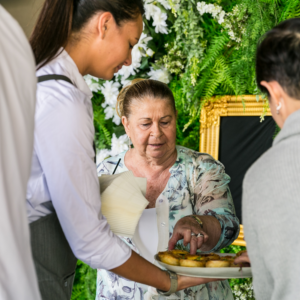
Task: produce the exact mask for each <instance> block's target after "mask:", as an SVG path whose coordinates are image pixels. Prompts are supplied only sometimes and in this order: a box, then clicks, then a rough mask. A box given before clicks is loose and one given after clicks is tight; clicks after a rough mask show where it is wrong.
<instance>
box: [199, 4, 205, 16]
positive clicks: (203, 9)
mask: <svg viewBox="0 0 300 300" xmlns="http://www.w3.org/2000/svg"><path fill="white" fill-rule="evenodd" d="M197 9H198V11H199V13H200V15H203V14H205V13H206V3H205V2H198V3H197Z"/></svg>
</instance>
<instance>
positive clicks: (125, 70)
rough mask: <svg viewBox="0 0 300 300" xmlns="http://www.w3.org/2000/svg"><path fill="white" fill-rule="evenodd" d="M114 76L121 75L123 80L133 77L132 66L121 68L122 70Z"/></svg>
mask: <svg viewBox="0 0 300 300" xmlns="http://www.w3.org/2000/svg"><path fill="white" fill-rule="evenodd" d="M115 75H121V76H122V78H124V80H125V79H127V78H128V77H129V76H130V75H135V71H134V68H133V65H130V66H123V67H122V69H121V70H120V71H119V72H118V73H116V74H115Z"/></svg>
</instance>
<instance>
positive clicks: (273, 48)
mask: <svg viewBox="0 0 300 300" xmlns="http://www.w3.org/2000/svg"><path fill="white" fill-rule="evenodd" d="M273 80H274V81H277V82H278V83H279V84H280V85H281V86H282V88H283V89H284V90H285V92H286V93H287V94H288V95H289V96H290V97H293V98H296V99H300V18H295V19H289V20H286V21H284V22H282V23H280V24H279V25H277V26H276V27H274V28H273V29H272V30H270V31H269V32H267V33H266V34H265V35H264V37H263V38H262V41H261V42H260V44H259V45H258V47H257V52H256V81H257V84H258V86H259V88H260V90H261V91H262V92H264V93H266V94H268V96H270V95H269V93H268V90H267V89H266V88H265V87H264V86H262V85H261V84H260V82H261V81H267V82H269V81H273Z"/></svg>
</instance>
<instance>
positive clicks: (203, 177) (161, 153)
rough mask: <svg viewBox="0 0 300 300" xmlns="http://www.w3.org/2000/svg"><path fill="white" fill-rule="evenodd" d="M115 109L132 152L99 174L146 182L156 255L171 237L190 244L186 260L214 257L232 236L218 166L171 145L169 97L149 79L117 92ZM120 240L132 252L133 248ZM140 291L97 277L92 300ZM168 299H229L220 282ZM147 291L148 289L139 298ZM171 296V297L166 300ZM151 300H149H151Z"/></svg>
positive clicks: (234, 223) (232, 218) (224, 179)
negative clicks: (198, 255) (125, 174)
mask: <svg viewBox="0 0 300 300" xmlns="http://www.w3.org/2000/svg"><path fill="white" fill-rule="evenodd" d="M117 109H118V111H119V113H120V115H121V117H122V124H123V125H124V128H125V130H126V133H127V135H128V137H129V138H130V139H131V140H132V144H133V146H134V148H131V149H129V150H128V151H125V152H123V153H121V154H119V155H117V156H115V157H111V158H109V159H107V160H105V161H104V162H103V163H102V164H101V165H100V167H99V168H98V170H99V175H101V174H112V172H113V170H114V169H115V166H116V164H117V162H118V161H119V159H121V161H120V164H119V166H118V168H117V171H116V173H120V172H125V171H128V170H130V171H132V172H133V174H134V175H135V176H137V177H144V178H146V179H147V192H146V198H147V200H148V201H149V205H148V207H147V209H154V210H156V215H157V220H158V222H157V223H158V224H159V228H157V223H156V222H154V221H153V222H150V223H149V225H148V227H147V228H149V232H150V231H151V230H156V231H157V230H158V236H159V242H158V247H157V248H158V250H159V251H165V250H166V249H167V248H168V241H169V238H170V237H171V236H172V235H173V236H172V238H171V240H170V242H169V248H170V249H172V248H174V246H175V243H176V241H177V240H178V238H182V239H184V245H185V246H186V245H187V244H188V243H190V247H191V253H195V252H196V250H197V249H200V250H201V251H209V252H212V251H218V250H220V249H222V248H223V247H226V246H228V245H230V244H231V243H232V242H233V241H234V239H235V238H236V237H237V236H238V233H239V221H238V219H237V217H236V215H235V210H234V205H233V201H232V198H231V193H230V190H229V187H228V183H229V181H230V177H229V176H228V175H226V174H225V171H224V166H223V165H222V164H221V163H220V162H218V161H216V160H214V159H213V158H212V157H211V156H210V155H208V154H204V153H198V152H196V151H193V150H190V149H187V148H184V147H181V146H176V117H177V112H176V108H175V101H174V97H173V94H172V92H171V90H170V89H169V88H168V86H167V85H165V84H164V83H162V82H159V81H155V80H136V81H134V82H132V84H131V85H130V86H127V87H126V88H124V89H123V90H122V91H121V93H120V95H119V97H118V104H117ZM124 241H125V242H126V243H127V244H128V245H130V246H131V247H132V248H133V249H134V250H135V251H137V252H139V249H138V247H136V245H135V244H134V241H132V240H130V239H128V238H127V239H126V238H124ZM145 292H147V289H146V287H145V286H140V285H139V284H137V283H135V282H131V281H128V280H126V279H124V278H122V277H118V276H117V275H114V274H113V273H110V272H108V271H105V270H98V278H97V296H96V299H97V300H99V299H117V298H119V297H120V299H122V298H123V299H125V298H126V299H143V297H144V296H143V294H144V293H145ZM182 293H183V294H182V295H180V294H179V293H177V295H175V294H173V296H174V297H175V299H176V298H178V296H179V298H180V297H182V299H183V298H186V299H190V298H191V297H192V298H193V299H194V298H195V299H196V298H197V299H203V300H204V299H205V300H209V299H211V300H212V299H214V300H216V299H220V300H221V299H222V300H223V299H233V296H232V293H231V289H230V287H229V284H228V282H227V281H226V280H225V281H215V282H210V283H208V284H204V285H200V286H196V287H192V288H188V289H185V290H184V291H182ZM153 295H155V292H154V291H153V289H151V288H149V289H148V292H147V294H146V297H147V296H153ZM174 297H173V298H174ZM154 298H155V297H154Z"/></svg>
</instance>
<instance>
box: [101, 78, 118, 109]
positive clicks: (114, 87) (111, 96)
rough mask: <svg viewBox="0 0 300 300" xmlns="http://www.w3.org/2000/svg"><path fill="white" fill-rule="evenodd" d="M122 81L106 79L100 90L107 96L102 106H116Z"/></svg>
mask: <svg viewBox="0 0 300 300" xmlns="http://www.w3.org/2000/svg"><path fill="white" fill-rule="evenodd" d="M119 88H120V83H119V82H114V81H105V83H104V84H103V86H101V88H100V90H101V92H102V94H103V96H104V97H105V101H104V103H103V104H102V107H105V106H107V105H110V106H115V105H116V103H117V97H118V94H119Z"/></svg>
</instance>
